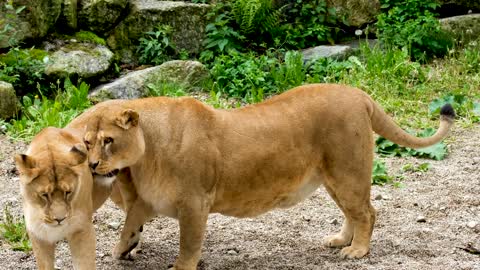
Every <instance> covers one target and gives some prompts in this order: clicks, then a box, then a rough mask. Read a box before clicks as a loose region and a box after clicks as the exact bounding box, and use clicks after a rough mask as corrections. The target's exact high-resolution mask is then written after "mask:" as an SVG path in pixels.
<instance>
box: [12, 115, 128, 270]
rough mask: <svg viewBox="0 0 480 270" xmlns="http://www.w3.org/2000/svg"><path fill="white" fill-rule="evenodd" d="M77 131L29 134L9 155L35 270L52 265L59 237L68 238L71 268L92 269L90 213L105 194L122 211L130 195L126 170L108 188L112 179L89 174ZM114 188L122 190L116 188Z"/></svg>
mask: <svg viewBox="0 0 480 270" xmlns="http://www.w3.org/2000/svg"><path fill="white" fill-rule="evenodd" d="M75 124H78V125H79V127H80V126H82V125H81V123H79V122H78V121H74V122H72V126H75ZM83 132H84V130H82V129H81V128H76V129H75V128H66V129H58V128H46V129H44V130H42V131H41V132H40V133H39V134H38V135H37V136H35V138H34V139H33V140H32V142H31V144H30V146H29V148H28V150H27V152H26V154H20V155H16V156H15V161H16V165H17V169H18V171H19V172H20V183H21V185H20V186H21V193H22V196H23V209H24V214H25V221H26V227H27V233H28V235H29V237H30V240H31V242H32V247H33V252H34V255H35V258H36V260H37V265H38V268H39V269H41V270H42V269H48V270H51V269H54V251H55V244H56V243H57V242H58V241H60V240H63V239H67V241H68V243H69V246H70V249H71V253H72V257H73V266H74V268H75V269H77V270H82V269H88V270H91V269H95V231H94V229H93V225H92V214H93V212H94V211H95V210H96V209H97V208H99V207H100V206H101V205H102V204H103V203H104V202H105V200H106V199H107V198H108V197H109V196H110V197H111V198H112V200H113V201H114V202H115V203H116V204H117V205H118V206H119V207H121V208H122V209H124V210H126V209H127V208H128V205H129V198H130V197H128V196H136V193H135V192H134V189H133V190H132V188H129V186H128V183H129V181H130V180H128V181H127V180H123V179H128V173H127V174H120V176H119V179H121V180H120V181H117V182H116V184H117V185H113V188H112V186H111V185H110V184H111V183H112V178H106V177H103V176H95V177H94V178H92V173H91V169H90V167H89V166H88V162H86V161H87V149H86V148H85V145H84V143H83V135H84V133H83ZM126 177H127V178H126ZM93 179H95V181H94V180H93ZM105 182H107V183H105ZM124 182H126V183H127V184H126V185H127V186H125V185H124V184H122V183H124ZM118 183H120V184H118ZM119 187H121V188H122V190H126V191H124V192H120V189H119ZM128 188H129V189H130V190H128ZM112 190H113V192H112ZM122 194H127V197H125V196H123V197H122ZM130 194H132V195H130ZM134 198H135V197H134ZM130 200H131V199H130Z"/></svg>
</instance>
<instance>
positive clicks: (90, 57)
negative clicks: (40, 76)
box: [45, 43, 113, 78]
mask: <svg viewBox="0 0 480 270" xmlns="http://www.w3.org/2000/svg"><path fill="white" fill-rule="evenodd" d="M112 61H113V53H112V52H111V51H110V50H109V49H108V48H107V47H105V46H102V45H95V44H86V43H73V44H67V45H66V46H64V47H62V48H60V50H58V51H56V52H54V53H52V54H51V55H50V57H49V61H48V62H47V65H46V67H45V74H47V75H48V76H52V77H55V78H56V77H60V78H65V77H69V76H71V75H76V76H78V77H80V78H91V77H96V76H99V75H102V74H104V73H105V72H106V71H107V70H108V69H109V67H110V65H111V64H112Z"/></svg>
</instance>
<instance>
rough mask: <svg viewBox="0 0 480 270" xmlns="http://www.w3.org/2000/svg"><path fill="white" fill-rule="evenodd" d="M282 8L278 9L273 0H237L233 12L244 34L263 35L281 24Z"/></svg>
mask: <svg viewBox="0 0 480 270" xmlns="http://www.w3.org/2000/svg"><path fill="white" fill-rule="evenodd" d="M282 9H283V8H279V9H276V8H275V7H274V5H273V1H272V0H236V1H234V2H233V4H232V13H233V16H234V17H235V20H236V22H237V24H238V25H239V26H240V32H241V33H242V34H244V35H248V34H252V33H255V35H263V34H265V33H270V32H272V31H273V30H274V29H275V28H276V27H278V25H279V24H280V18H281V15H282Z"/></svg>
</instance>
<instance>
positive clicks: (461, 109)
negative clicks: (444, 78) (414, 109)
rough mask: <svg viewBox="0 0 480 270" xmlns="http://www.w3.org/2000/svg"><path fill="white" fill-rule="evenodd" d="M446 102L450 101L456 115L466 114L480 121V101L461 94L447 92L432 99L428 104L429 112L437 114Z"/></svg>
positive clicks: (475, 120)
mask: <svg viewBox="0 0 480 270" xmlns="http://www.w3.org/2000/svg"><path fill="white" fill-rule="evenodd" d="M446 103H450V104H451V105H452V106H453V108H454V109H455V112H456V114H457V115H458V116H468V117H469V118H471V119H473V121H474V122H478V121H480V102H477V101H473V100H471V99H470V98H468V97H467V96H466V95H462V94H447V95H445V96H443V97H441V98H437V99H435V100H433V101H432V102H431V103H430V105H429V106H428V108H429V111H430V113H431V114H433V115H438V114H439V113H440V109H441V108H442V106H443V105H445V104H446Z"/></svg>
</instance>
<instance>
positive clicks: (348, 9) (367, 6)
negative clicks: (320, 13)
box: [327, 0, 380, 27]
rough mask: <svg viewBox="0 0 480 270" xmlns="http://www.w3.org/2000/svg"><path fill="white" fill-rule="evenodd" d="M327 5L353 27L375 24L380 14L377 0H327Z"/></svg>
mask: <svg viewBox="0 0 480 270" xmlns="http://www.w3.org/2000/svg"><path fill="white" fill-rule="evenodd" d="M327 3H328V6H329V7H334V8H335V10H336V12H337V15H338V16H339V17H344V18H345V20H346V22H347V23H348V24H349V25H350V26H353V27H360V26H362V25H365V24H368V23H372V22H375V21H376V19H377V15H378V14H380V1H379V0H327Z"/></svg>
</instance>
